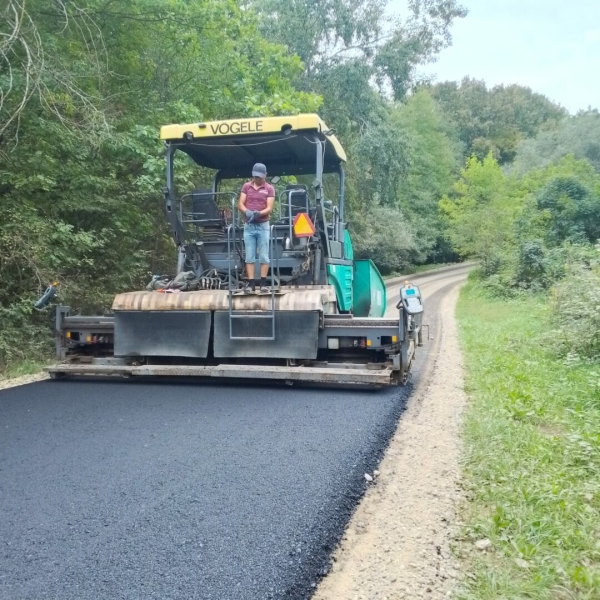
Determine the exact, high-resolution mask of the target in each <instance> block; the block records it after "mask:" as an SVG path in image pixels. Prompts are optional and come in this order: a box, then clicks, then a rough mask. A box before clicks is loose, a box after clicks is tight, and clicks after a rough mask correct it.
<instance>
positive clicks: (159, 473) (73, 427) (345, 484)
mask: <svg viewBox="0 0 600 600" xmlns="http://www.w3.org/2000/svg"><path fill="white" fill-rule="evenodd" d="M409 393H410V386H409V387H407V388H390V389H384V390H356V389H354V390H350V389H348V390H339V389H318V388H288V387H284V386H278V385H277V386H264V385H262V386H261V385H256V384H249V385H241V384H240V385H228V384H224V383H223V382H221V384H214V383H198V382H185V383H177V382H140V381H125V382H123V381H120V380H118V381H106V380H102V381H95V380H92V381H90V380H85V381H79V380H76V381H45V382H40V383H34V384H30V385H25V386H21V387H16V388H12V389H8V390H4V391H0V598H2V599H7V600H20V599H32V600H33V599H35V600H44V599H60V600H70V599H77V600H86V599H94V600H99V599H105V598H106V599H110V600H113V599H114V600H117V599H128V600H129V599H140V600H141V599H144V600H146V599H161V600H167V599H185V600H191V599H196V598H201V599H207V600H221V599H223V600H238V599H243V600H250V599H252V600H257V599H262V598H266V599H270V598H272V599H275V598H285V599H296V598H309V597H310V595H311V593H312V592H313V591H314V587H315V585H316V583H317V581H318V579H319V578H320V577H321V576H322V575H323V574H324V573H325V572H326V571H327V568H328V564H329V557H330V554H331V551H332V550H333V548H334V547H335V545H336V543H337V542H338V540H339V539H340V537H341V535H342V533H343V530H344V527H345V525H346V523H347V522H348V519H349V518H350V515H351V513H352V511H353V509H354V507H355V506H356V503H357V502H358V500H359V498H360V496H361V495H362V493H363V492H364V489H365V485H367V483H366V481H365V478H364V474H365V473H372V471H373V469H374V468H375V467H376V465H377V464H378V462H379V460H380V458H381V455H382V453H383V451H384V450H385V447H386V445H387V442H388V441H389V438H390V436H391V435H392V433H393V431H394V429H395V427H396V424H397V420H398V418H399V416H400V414H401V412H402V410H403V408H404V405H405V401H406V398H407V397H408V394H409Z"/></svg>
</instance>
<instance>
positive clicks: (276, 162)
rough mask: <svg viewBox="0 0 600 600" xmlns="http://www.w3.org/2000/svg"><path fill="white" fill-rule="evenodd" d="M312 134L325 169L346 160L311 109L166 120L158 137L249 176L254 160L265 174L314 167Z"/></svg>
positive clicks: (227, 172) (226, 173)
mask: <svg viewBox="0 0 600 600" xmlns="http://www.w3.org/2000/svg"><path fill="white" fill-rule="evenodd" d="M315 135H316V137H317V138H318V140H319V141H321V142H324V147H325V154H324V160H323V170H324V172H332V171H337V170H338V168H339V165H340V163H342V162H345V161H346V153H345V152H344V149H343V148H342V145H341V144H340V142H339V141H338V140H337V138H336V137H335V136H334V135H333V132H329V128H328V127H327V125H325V123H324V122H323V121H322V120H321V119H320V117H319V116H318V115H316V114H301V115H295V116H291V117H258V118H251V119H229V120H226V121H207V122H206V123H192V124H187V125H165V126H164V127H161V129H160V139H161V140H165V141H166V142H168V143H169V144H171V145H174V146H176V147H177V148H179V149H180V150H182V151H183V152H185V153H187V154H189V156H190V157H191V158H192V159H193V160H194V161H195V162H196V163H197V164H198V165H200V166H203V167H208V168H211V169H217V170H220V171H221V175H222V176H223V177H248V176H249V175H250V171H251V169H252V165H253V164H254V163H257V162H261V163H264V164H265V165H266V166H267V171H268V172H269V175H300V174H303V173H315V166H316V147H315V141H316V140H315Z"/></svg>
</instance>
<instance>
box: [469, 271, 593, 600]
mask: <svg viewBox="0 0 600 600" xmlns="http://www.w3.org/2000/svg"><path fill="white" fill-rule="evenodd" d="M457 316H458V321H459V329H460V338H461V345H462V348H463V352H464V356H465V366H466V374H465V376H466V389H467V393H468V396H469V406H468V409H467V411H466V414H465V425H464V442H465V450H464V459H463V460H464V463H463V475H464V485H465V492H466V501H465V505H464V512H463V515H462V520H463V523H464V529H463V532H462V536H461V539H460V541H459V543H458V547H457V551H458V554H459V556H461V557H462V559H463V561H464V568H465V571H466V572H467V573H468V574H469V576H468V577H467V578H466V579H465V582H466V583H465V584H464V587H463V589H462V591H461V594H462V596H461V597H462V598H468V599H471V600H475V599H476V600H486V599H491V598H494V599H500V598H507V599H508V598H511V599H513V598H514V599H517V598H539V599H544V600H547V599H549V600H552V599H563V598H564V599H567V598H582V599H590V600H591V599H599V598H600V385H599V384H600V368H599V367H598V365H589V364H587V365H578V366H566V365H565V364H564V361H562V360H561V359H560V358H558V357H557V356H556V355H555V354H554V353H553V352H552V347H551V345H552V343H551V341H552V337H551V336H550V335H549V331H550V330H551V329H552V326H551V325H550V321H549V318H550V314H549V305H548V303H547V302H546V301H545V300H544V299H543V298H525V299H518V300H509V301H500V300H492V299H490V298H489V297H486V296H485V295H484V294H483V292H481V291H480V290H479V288H478V287H477V285H476V284H475V283H473V282H469V283H468V284H467V285H466V286H465V287H464V288H463V290H462V293H461V297H460V300H459V303H458V307H457ZM485 538H488V539H489V540H490V541H491V542H492V548H491V549H490V550H488V551H486V552H481V551H480V550H477V549H476V548H475V546H474V542H475V541H477V540H480V539H485Z"/></svg>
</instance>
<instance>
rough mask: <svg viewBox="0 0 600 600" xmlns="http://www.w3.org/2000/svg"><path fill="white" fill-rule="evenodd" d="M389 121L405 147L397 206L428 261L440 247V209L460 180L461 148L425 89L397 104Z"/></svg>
mask: <svg viewBox="0 0 600 600" xmlns="http://www.w3.org/2000/svg"><path fill="white" fill-rule="evenodd" d="M392 121H393V123H394V130H395V131H402V132H404V135H405V140H406V141H405V143H406V144H407V149H405V150H404V152H405V153H406V154H407V166H406V169H405V175H404V176H403V177H402V179H401V180H400V181H399V182H398V184H397V190H396V197H397V204H398V206H399V207H400V209H401V210H402V212H403V213H404V214H405V215H406V218H407V219H408V221H409V223H410V224H411V225H412V227H413V228H414V230H415V238H416V240H417V241H418V243H419V245H420V247H421V248H422V253H423V254H424V256H425V257H428V256H432V253H439V252H440V251H441V248H442V246H443V245H444V242H443V233H442V225H441V223H440V220H439V211H438V204H439V201H440V200H441V198H442V197H443V196H444V195H445V194H449V193H451V191H452V186H453V183H454V181H455V179H456V176H457V175H458V170H459V157H460V155H461V147H460V143H459V141H458V138H457V136H456V133H455V131H454V130H453V129H452V127H450V126H449V125H448V123H447V121H446V119H445V118H444V114H443V113H442V111H441V110H440V108H439V107H438V105H437V104H436V102H435V101H434V100H433V98H432V97H431V94H430V93H429V91H428V90H426V89H422V90H419V91H417V92H416V93H415V94H413V95H411V96H410V97H409V98H408V100H407V102H406V103H405V104H398V105H397V106H396V107H395V109H394V111H393V113H392ZM403 142H404V140H403ZM407 150H408V151H407ZM440 258H441V257H440Z"/></svg>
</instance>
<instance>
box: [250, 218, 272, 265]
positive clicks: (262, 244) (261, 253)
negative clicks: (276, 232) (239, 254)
mask: <svg viewBox="0 0 600 600" xmlns="http://www.w3.org/2000/svg"><path fill="white" fill-rule="evenodd" d="M269 232H270V229H269V221H265V222H264V223H246V224H245V225H244V245H245V246H246V263H254V262H255V261H256V249H257V248H258V260H259V262H260V264H261V265H268V264H269V237H270V235H269Z"/></svg>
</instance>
